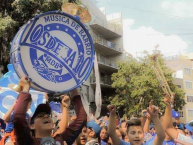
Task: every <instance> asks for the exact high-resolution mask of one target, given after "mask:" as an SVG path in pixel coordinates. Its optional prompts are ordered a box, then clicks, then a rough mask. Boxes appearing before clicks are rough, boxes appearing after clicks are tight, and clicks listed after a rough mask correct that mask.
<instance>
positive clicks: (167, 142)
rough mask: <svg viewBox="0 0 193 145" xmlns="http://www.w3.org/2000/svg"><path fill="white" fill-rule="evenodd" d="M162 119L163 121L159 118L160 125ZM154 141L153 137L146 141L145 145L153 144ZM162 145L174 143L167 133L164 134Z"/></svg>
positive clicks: (173, 144) (172, 144)
mask: <svg viewBox="0 0 193 145" xmlns="http://www.w3.org/2000/svg"><path fill="white" fill-rule="evenodd" d="M163 119H164V117H163V116H161V117H160V121H161V123H162V125H164V124H163V123H164V121H163ZM154 139H155V137H153V138H152V139H150V140H149V141H147V144H153V142H154ZM163 145H175V142H174V141H173V140H172V138H171V137H170V136H169V135H168V134H167V133H165V139H164V141H163Z"/></svg>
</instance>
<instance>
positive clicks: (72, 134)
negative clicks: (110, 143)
mask: <svg viewBox="0 0 193 145" xmlns="http://www.w3.org/2000/svg"><path fill="white" fill-rule="evenodd" d="M72 97H73V99H72V103H73V105H74V109H75V112H76V115H77V118H76V119H75V120H74V121H73V122H72V123H70V124H69V126H68V127H67V128H66V130H65V131H64V132H63V133H62V134H59V135H56V137H55V138H56V140H61V139H62V141H66V143H67V144H68V145H71V144H73V142H74V141H75V139H76V138H77V137H78V135H79V134H80V133H81V131H82V128H83V127H84V126H85V125H86V122H87V115H86V112H85V110H84V107H83V105H82V101H81V98H80V95H79V94H78V91H77V90H73V91H72Z"/></svg>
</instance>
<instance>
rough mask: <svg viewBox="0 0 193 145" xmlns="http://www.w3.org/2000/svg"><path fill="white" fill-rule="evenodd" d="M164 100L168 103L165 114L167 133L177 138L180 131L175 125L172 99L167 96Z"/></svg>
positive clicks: (164, 121) (164, 125) (164, 122)
mask: <svg viewBox="0 0 193 145" xmlns="http://www.w3.org/2000/svg"><path fill="white" fill-rule="evenodd" d="M164 102H165V104H166V109H165V114H164V120H163V127H164V129H165V131H166V133H167V134H168V135H169V136H170V137H171V138H172V139H176V138H177V137H178V132H177V131H176V129H174V127H173V121H172V108H171V105H170V103H169V102H170V99H169V98H168V97H165V98H164Z"/></svg>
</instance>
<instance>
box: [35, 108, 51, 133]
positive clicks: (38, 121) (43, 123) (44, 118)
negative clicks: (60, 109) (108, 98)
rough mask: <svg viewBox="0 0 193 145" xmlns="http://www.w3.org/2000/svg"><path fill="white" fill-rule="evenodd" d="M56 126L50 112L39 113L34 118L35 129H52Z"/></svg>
mask: <svg viewBox="0 0 193 145" xmlns="http://www.w3.org/2000/svg"><path fill="white" fill-rule="evenodd" d="M53 127H54V123H53V120H52V118H51V116H50V115H49V114H46V113H43V112H42V113H39V114H38V115H37V116H36V117H35V119H34V129H35V130H39V131H48V130H49V131H52V130H53Z"/></svg>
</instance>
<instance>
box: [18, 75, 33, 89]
mask: <svg viewBox="0 0 193 145" xmlns="http://www.w3.org/2000/svg"><path fill="white" fill-rule="evenodd" d="M19 85H20V86H21V87H22V88H24V87H26V86H27V87H30V82H29V81H28V78H27V77H22V78H21V79H20V81H19Z"/></svg>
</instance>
